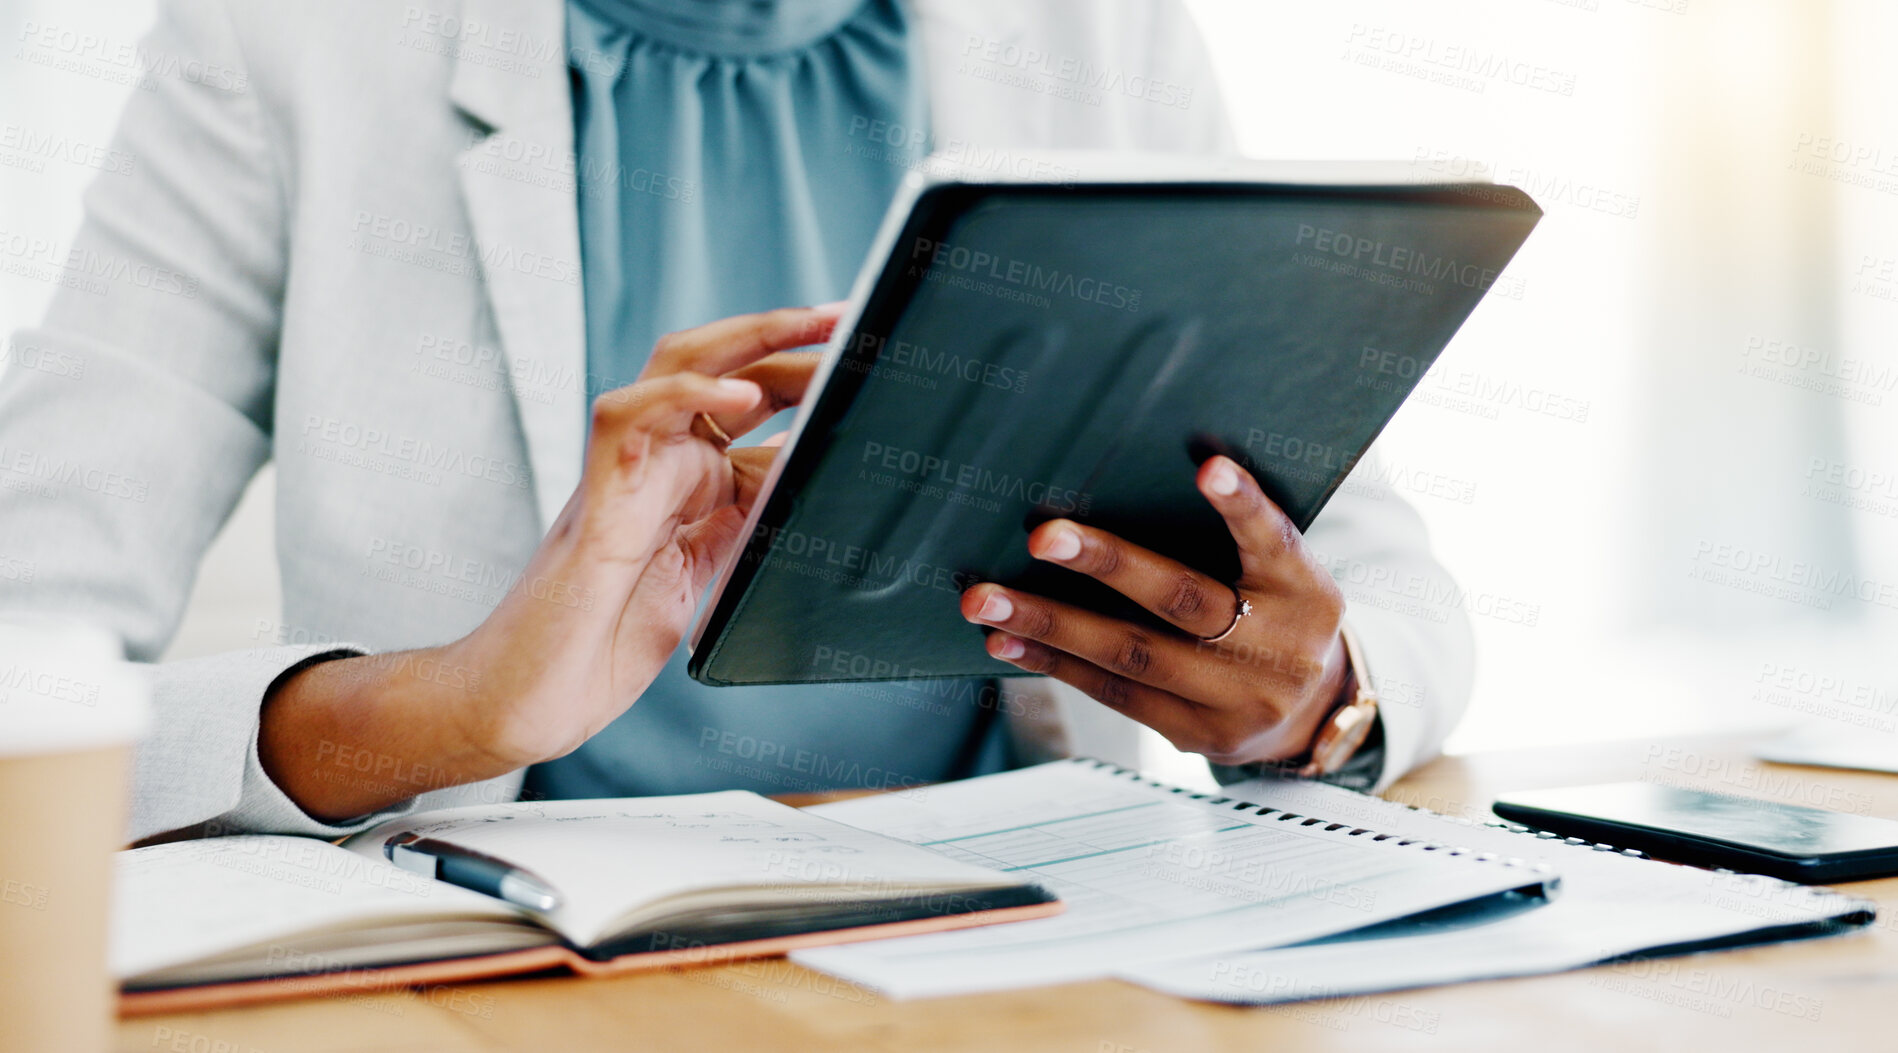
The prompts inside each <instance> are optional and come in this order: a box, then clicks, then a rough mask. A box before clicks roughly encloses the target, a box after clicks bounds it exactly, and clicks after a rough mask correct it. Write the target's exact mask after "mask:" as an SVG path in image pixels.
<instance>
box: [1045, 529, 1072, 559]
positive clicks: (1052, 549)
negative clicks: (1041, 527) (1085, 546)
mask: <svg viewBox="0 0 1898 1053" xmlns="http://www.w3.org/2000/svg"><path fill="white" fill-rule="evenodd" d="M1080 554H1081V535H1080V534H1078V533H1076V532H1074V531H1072V530H1051V531H1049V532H1048V551H1047V553H1046V555H1045V556H1044V558H1046V559H1073V558H1074V557H1076V556H1078V555H1080Z"/></svg>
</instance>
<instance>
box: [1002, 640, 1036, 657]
mask: <svg viewBox="0 0 1898 1053" xmlns="http://www.w3.org/2000/svg"><path fill="white" fill-rule="evenodd" d="M1027 653H1028V648H1026V647H1023V646H1022V642H1021V641H1020V640H1017V639H1015V638H1014V637H1013V636H1004V637H1002V642H1001V643H998V644H996V645H995V656H996V657H997V658H1020V657H1021V656H1022V655H1025V654H1027Z"/></svg>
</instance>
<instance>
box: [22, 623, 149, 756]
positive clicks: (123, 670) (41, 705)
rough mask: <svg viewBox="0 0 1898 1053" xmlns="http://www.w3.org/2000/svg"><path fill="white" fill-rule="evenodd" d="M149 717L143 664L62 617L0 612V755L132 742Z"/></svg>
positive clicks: (105, 637)
mask: <svg viewBox="0 0 1898 1053" xmlns="http://www.w3.org/2000/svg"><path fill="white" fill-rule="evenodd" d="M150 724H151V677H150V672H149V669H148V667H145V666H141V665H137V664H134V663H131V662H127V661H125V660H124V652H123V651H122V650H121V649H120V647H119V643H118V640H117V639H116V638H115V637H113V636H112V634H110V633H108V632H106V631H104V630H102V629H100V628H98V627H97V626H93V625H90V624H87V623H84V622H80V621H76V620H71V619H65V618H40V617H34V618H24V617H17V616H7V617H0V757H6V756H16V757H17V756H27V755H33V754H50V753H70V752H75V751H78V750H85V749H97V748H101V747H105V746H112V745H119V744H124V743H130V742H132V741H134V740H136V739H137V738H138V737H139V736H141V735H143V734H144V733H145V730H146V729H147V728H148V727H149V726H150Z"/></svg>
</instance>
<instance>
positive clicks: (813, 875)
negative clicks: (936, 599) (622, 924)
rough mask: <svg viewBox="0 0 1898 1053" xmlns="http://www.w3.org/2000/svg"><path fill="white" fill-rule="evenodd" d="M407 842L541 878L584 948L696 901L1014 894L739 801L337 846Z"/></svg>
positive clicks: (486, 809)
mask: <svg viewBox="0 0 1898 1053" xmlns="http://www.w3.org/2000/svg"><path fill="white" fill-rule="evenodd" d="M405 831H414V832H416V833H418V834H421V835H423V836H427V837H438V838H441V839H443V840H445V841H449V842H452V843H454V844H457V845H461V846H464V847H467V848H471V849H474V850H476V851H480V852H485V853H487V854H489V855H492V856H495V857H497V858H500V859H504V860H507V861H508V862H510V863H513V864H515V865H517V866H521V867H524V868H526V869H528V870H531V871H533V872H534V873H535V874H538V875H539V876H540V877H542V878H544V879H545V880H547V881H548V882H550V883H551V884H552V885H553V886H554V887H555V888H557V889H559V890H560V892H561V893H562V895H563V896H564V897H565V900H566V901H565V902H564V903H563V904H562V905H561V906H560V907H559V908H558V909H556V910H554V911H552V912H550V913H548V914H546V915H545V916H544V920H545V921H546V923H547V924H548V926H549V927H552V928H554V929H556V930H557V931H559V932H561V933H562V934H563V935H565V936H566V937H567V938H568V939H570V940H572V941H574V942H575V943H577V944H581V945H583V946H584V945H588V944H592V943H594V942H596V941H598V940H599V939H600V938H601V937H603V936H608V935H611V930H612V928H613V927H614V923H615V921H616V920H618V919H619V918H620V917H621V916H622V915H624V913H625V912H626V911H627V910H628V909H629V908H632V907H635V906H638V905H640V904H642V903H646V902H650V901H654V900H658V899H661V898H663V897H666V896H671V895H675V894H679V893H686V892H693V891H699V890H704V889H719V888H753V889H756V888H769V887H773V886H775V887H779V888H785V889H808V886H810V885H812V884H823V885H826V886H830V887H831V888H832V889H833V890H834V894H836V895H839V896H854V897H871V896H887V895H900V894H902V892H903V890H905V889H907V888H913V887H931V888H937V887H945V886H953V887H958V888H1000V887H1006V886H1009V885H1014V884H1018V883H1019V882H1020V879H1019V878H1017V877H1013V876H1008V875H1000V874H996V873H995V872H994V871H992V870H988V869H985V868H983V867H980V866H976V865H973V864H970V863H966V862H959V861H956V860H953V859H949V858H945V857H943V856H941V855H939V854H937V853H934V852H929V851H926V850H923V849H919V848H916V847H914V846H912V845H908V844H905V843H903V842H901V841H896V840H892V839H890V838H887V837H883V836H880V835H878V834H874V833H868V832H865V831H863V830H857V829H853V828H851V827H848V826H844V825H842V824H840V823H836V822H833V821H831V820H829V819H824V818H821V817H819V816H816V815H812V814H808V813H806V812H804V811H800V810H799V809H796V808H792V807H790V806H788V805H783V804H779V803H777V802H776V801H773V800H770V799H768V798H765V797H760V796H759V795H757V794H755V793H751V792H749V791H746V790H723V791H719V792H716V793H699V794H680V795H677V796H672V797H628V798H616V799H606V800H578V801H522V802H518V803H515V804H504V805H476V806H471V807H468V808H449V809H443V810H441V811H435V812H427V813H424V814H422V815H419V816H410V817H406V818H402V819H396V820H392V821H390V822H387V823H384V824H382V825H380V826H378V827H376V828H374V829H372V830H369V831H366V832H364V833H361V834H358V835H356V836H355V837H352V838H350V839H349V841H348V842H346V845H347V847H348V848H349V849H350V850H351V851H355V852H360V853H363V854H365V855H372V856H376V857H380V856H381V854H382V845H383V842H384V841H386V840H387V839H388V838H390V837H392V836H394V835H395V834H398V833H402V832H405ZM796 894H802V895H810V894H812V893H810V892H808V891H803V892H799V893H796ZM754 898H755V897H754ZM653 949H655V950H657V949H661V948H658V947H655V948H653Z"/></svg>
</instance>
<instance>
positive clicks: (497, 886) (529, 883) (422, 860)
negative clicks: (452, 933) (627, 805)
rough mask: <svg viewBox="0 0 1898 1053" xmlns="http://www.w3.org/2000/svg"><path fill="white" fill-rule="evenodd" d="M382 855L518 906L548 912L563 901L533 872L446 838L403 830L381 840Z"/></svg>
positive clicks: (415, 870)
mask: <svg viewBox="0 0 1898 1053" xmlns="http://www.w3.org/2000/svg"><path fill="white" fill-rule="evenodd" d="M382 854H383V855H385V856H387V857H389V862H391V863H394V864H395V865H396V866H398V867H401V868H402V869H403V870H407V871H410V872H411V873H416V874H421V875H423V876H424V877H431V878H434V879H435V880H437V881H446V882H447V883H449V884H450V885H459V886H461V887H462V888H465V889H472V890H474V891H476V892H479V893H481V894H483V895H487V896H493V897H494V898H495V899H499V900H505V901H506V902H508V903H512V904H514V905H515V906H517V907H526V908H527V909H528V910H539V911H548V910H553V909H554V908H556V907H558V906H560V903H561V897H560V893H559V891H557V890H556V889H555V888H554V887H553V886H552V885H549V884H548V883H547V882H546V881H544V880H542V879H541V878H539V877H536V876H535V875H534V874H533V873H532V872H530V871H527V870H523V869H521V868H520V867H517V866H515V865H514V864H512V863H509V862H507V861H505V860H501V859H496V858H494V857H493V856H490V855H484V854H483V853H480V852H476V851H475V850H473V849H471V848H463V847H461V846H460V845H455V844H450V843H448V842H447V841H439V840H436V839H435V838H432V837H418V836H416V835H415V834H413V833H402V834H397V835H395V836H394V837H391V838H389V839H388V840H387V841H384V842H383V843H382Z"/></svg>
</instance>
